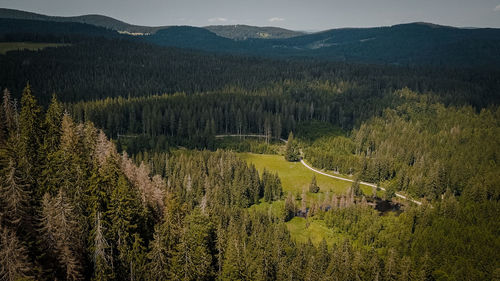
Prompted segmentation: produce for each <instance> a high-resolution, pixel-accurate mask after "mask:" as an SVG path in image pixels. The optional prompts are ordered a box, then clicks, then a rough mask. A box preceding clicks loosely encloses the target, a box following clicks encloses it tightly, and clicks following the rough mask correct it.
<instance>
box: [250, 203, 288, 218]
mask: <svg viewBox="0 0 500 281" xmlns="http://www.w3.org/2000/svg"><path fill="white" fill-rule="evenodd" d="M284 208H285V202H284V201H274V202H272V203H269V202H263V201H262V200H261V202H260V203H259V204H254V205H252V206H250V207H249V208H248V209H249V210H250V211H256V212H271V214H272V215H273V216H275V217H281V216H282V213H283V209H284Z"/></svg>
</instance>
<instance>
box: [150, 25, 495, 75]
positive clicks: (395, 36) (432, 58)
mask: <svg viewBox="0 0 500 281" xmlns="http://www.w3.org/2000/svg"><path fill="white" fill-rule="evenodd" d="M193 29H194V28H193ZM164 31H165V30H164ZM168 32H169V33H170V35H169V36H164V35H165V33H164V34H162V35H161V36H160V35H159V34H154V35H151V36H149V37H146V40H149V41H151V42H154V43H156V44H159V45H164V46H173V47H181V48H182V47H187V46H188V47H190V48H194V49H199V50H204V51H216V52H219V53H233V54H245V55H257V56H267V57H280V58H285V57H310V58H317V59H323V60H334V61H345V62H359V63H377V64H395V65H441V66H495V67H496V66H498V65H500V53H499V52H498V51H497V50H499V49H500V29H492V28H478V29H460V28H454V27H448V26H438V25H432V24H426V23H411V24H401V25H394V26H390V27H376V28H345V29H332V30H328V31H324V32H318V33H313V34H307V35H302V36H297V37H291V38H287V39H259V38H250V39H247V40H239V41H228V40H227V38H223V37H221V36H217V35H216V34H214V35H211V36H207V34H206V33H203V32H202V31H199V32H196V33H193V32H191V33H190V34H188V33H186V29H177V30H176V31H175V32H181V33H182V34H183V35H182V37H180V38H178V37H175V36H173V33H174V31H173V30H170V31H168ZM200 34H204V35H203V36H200ZM177 36H178V34H177Z"/></svg>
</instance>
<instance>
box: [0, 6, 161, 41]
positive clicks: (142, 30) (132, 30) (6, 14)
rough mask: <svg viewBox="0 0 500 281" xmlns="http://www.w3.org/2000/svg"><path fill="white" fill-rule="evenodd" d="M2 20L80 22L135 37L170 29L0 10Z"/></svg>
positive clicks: (97, 17)
mask: <svg viewBox="0 0 500 281" xmlns="http://www.w3.org/2000/svg"><path fill="white" fill-rule="evenodd" d="M0 18H5V19H24V20H40V21H56V22H78V23H86V24H91V25H95V26H100V27H105V28H108V29H112V30H115V31H119V32H123V33H129V34H134V35H139V34H149V33H155V32H156V31H158V30H160V29H165V28H168V26H156V27H152V26H140V25H133V24H129V23H126V22H123V21H120V20H117V19H114V18H112V17H108V16H103V15H82V16H74V17H58V16H47V15H42V14H37V13H31V12H26V11H20V10H14V9H6V8H0Z"/></svg>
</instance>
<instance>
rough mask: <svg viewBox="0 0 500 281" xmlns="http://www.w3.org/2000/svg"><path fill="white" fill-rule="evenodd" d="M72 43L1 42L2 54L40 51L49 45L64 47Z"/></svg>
mask: <svg viewBox="0 0 500 281" xmlns="http://www.w3.org/2000/svg"><path fill="white" fill-rule="evenodd" d="M69 45H70V44H59V43H32V42H0V54H5V53H7V52H8V51H17V50H31V51H38V50H41V49H43V48H48V47H63V46H69Z"/></svg>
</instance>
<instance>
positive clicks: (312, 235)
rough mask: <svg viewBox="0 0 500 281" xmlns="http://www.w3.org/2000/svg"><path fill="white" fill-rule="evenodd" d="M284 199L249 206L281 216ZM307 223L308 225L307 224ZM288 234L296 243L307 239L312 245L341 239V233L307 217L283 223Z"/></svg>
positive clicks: (331, 243) (251, 209) (250, 208)
mask: <svg viewBox="0 0 500 281" xmlns="http://www.w3.org/2000/svg"><path fill="white" fill-rule="evenodd" d="M284 205H285V203H284V201H274V202H272V203H268V202H260V203H259V204H255V205H252V206H250V207H249V210H250V211H251V212H252V211H254V212H264V213H271V214H272V215H273V216H275V217H278V218H279V217H281V216H282V212H283V209H284ZM307 224H309V225H307ZM285 225H286V227H287V228H288V231H290V235H291V236H292V238H293V239H295V241H296V242H298V243H307V242H308V241H309V239H311V242H312V243H313V244H314V245H316V246H317V245H319V243H321V241H322V240H323V239H325V241H326V243H327V244H328V245H333V243H335V242H338V241H340V240H341V239H342V235H340V234H338V233H335V232H334V231H333V230H332V229H330V228H328V227H327V226H326V225H325V222H324V221H323V220H320V219H308V221H306V219H305V218H302V217H295V218H293V219H291V220H290V221H289V222H286V223H285Z"/></svg>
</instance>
